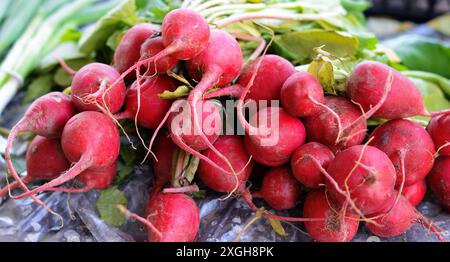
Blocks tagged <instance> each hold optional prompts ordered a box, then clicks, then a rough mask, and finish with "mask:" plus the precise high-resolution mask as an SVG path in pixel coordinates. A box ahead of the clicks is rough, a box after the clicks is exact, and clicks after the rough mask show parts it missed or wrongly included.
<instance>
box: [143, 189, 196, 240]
mask: <svg viewBox="0 0 450 262" xmlns="http://www.w3.org/2000/svg"><path fill="white" fill-rule="evenodd" d="M146 214H147V215H146V216H147V217H148V219H149V221H150V222H151V223H152V224H153V225H154V226H155V227H156V228H157V229H158V230H159V232H161V237H159V236H158V235H157V234H156V233H155V232H154V231H152V230H150V229H148V241H150V242H193V241H194V240H195V239H196V238H197V233H198V229H199V226H200V210H199V209H198V207H197V204H196V203H195V202H194V200H192V198H190V197H189V196H187V195H185V194H159V195H157V196H155V197H154V198H151V199H150V201H149V202H148V205H147V212H146Z"/></svg>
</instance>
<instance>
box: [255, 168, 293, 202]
mask: <svg viewBox="0 0 450 262" xmlns="http://www.w3.org/2000/svg"><path fill="white" fill-rule="evenodd" d="M300 193H301V188H300V184H299V183H298V182H297V180H295V178H294V176H293V175H292V172H291V170H290V168H289V166H281V167H274V168H271V169H270V170H269V171H267V173H266V175H265V176H264V178H263V181H262V185H261V190H260V191H259V192H255V193H253V197H261V198H263V199H264V200H265V201H266V202H267V203H268V204H269V206H271V207H272V208H274V209H277V210H285V209H291V208H293V207H295V205H296V204H297V202H298V201H299V200H300Z"/></svg>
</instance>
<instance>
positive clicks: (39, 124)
mask: <svg viewBox="0 0 450 262" xmlns="http://www.w3.org/2000/svg"><path fill="white" fill-rule="evenodd" d="M75 114H76V110H75V107H74V106H73V104H72V102H71V100H70V97H69V96H67V95H65V94H63V93H60V92H51V93H48V94H46V95H44V96H42V97H40V98H38V99H37V100H36V101H34V102H33V103H32V104H31V105H30V107H29V108H28V110H27V112H26V113H25V115H24V117H23V118H22V119H21V120H20V121H19V122H18V123H17V124H16V125H15V126H14V127H13V128H12V129H11V132H10V134H9V136H8V141H7V144H6V148H5V160H6V164H7V166H8V170H9V172H10V173H11V175H12V176H13V178H14V179H15V180H16V181H17V182H18V183H19V184H20V187H21V188H22V189H23V190H25V192H29V190H28V188H27V186H26V185H25V183H23V181H22V179H21V178H20V177H19V175H18V174H17V172H16V170H15V169H14V166H13V164H12V161H11V154H10V150H11V147H12V145H13V142H14V139H15V138H16V136H17V135H18V134H19V133H22V132H27V131H28V132H33V133H36V134H37V135H39V136H43V137H47V138H59V137H61V133H62V131H63V128H64V125H66V123H67V121H69V119H70V118H71V117H72V116H73V115H75ZM31 197H32V198H33V200H34V201H35V202H36V203H38V204H39V205H41V206H42V207H44V208H46V209H47V207H46V206H45V204H44V203H43V202H42V201H41V200H39V199H38V198H36V197H35V196H34V195H32V196H31Z"/></svg>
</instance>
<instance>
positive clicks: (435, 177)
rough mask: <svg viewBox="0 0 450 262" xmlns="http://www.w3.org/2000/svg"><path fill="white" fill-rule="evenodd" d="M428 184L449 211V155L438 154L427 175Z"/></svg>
mask: <svg viewBox="0 0 450 262" xmlns="http://www.w3.org/2000/svg"><path fill="white" fill-rule="evenodd" d="M428 185H429V186H430V188H431V190H432V191H433V193H434V194H435V196H436V197H437V199H438V200H439V202H440V203H441V205H442V207H443V208H444V209H445V210H447V212H450V157H444V156H440V157H438V158H437V159H436V163H435V164H434V167H433V169H432V170H431V172H430V174H429V175H428Z"/></svg>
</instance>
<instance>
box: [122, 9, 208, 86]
mask: <svg viewBox="0 0 450 262" xmlns="http://www.w3.org/2000/svg"><path fill="white" fill-rule="evenodd" d="M161 34H162V43H163V45H164V49H163V50H161V51H160V52H159V53H157V54H156V55H154V56H152V57H150V58H146V59H141V60H139V61H138V62H137V63H136V64H134V65H133V66H131V67H129V68H128V69H127V70H126V71H125V72H123V73H122V75H121V78H120V79H123V77H125V76H126V75H128V74H129V73H131V72H132V71H133V70H137V71H138V72H139V68H140V67H141V66H142V65H150V64H151V63H157V61H158V60H160V59H163V58H165V57H167V56H171V57H172V58H174V59H177V60H190V59H192V58H194V57H196V56H197V55H198V54H199V53H200V52H201V51H203V49H205V48H206V46H207V45H208V40H209V35H210V29H209V24H208V22H207V21H206V20H205V19H204V18H203V17H202V16H201V15H200V14H199V13H197V12H195V11H193V10H190V9H185V8H180V9H174V10H172V11H170V12H169V13H168V14H167V15H166V16H164V19H163V21H162V27H161ZM116 82H118V80H117V81H116Z"/></svg>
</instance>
